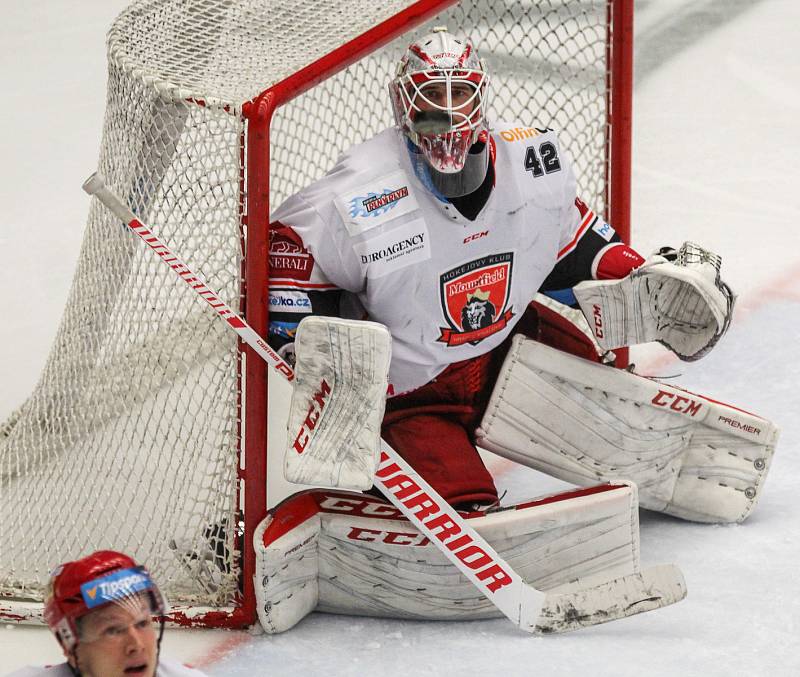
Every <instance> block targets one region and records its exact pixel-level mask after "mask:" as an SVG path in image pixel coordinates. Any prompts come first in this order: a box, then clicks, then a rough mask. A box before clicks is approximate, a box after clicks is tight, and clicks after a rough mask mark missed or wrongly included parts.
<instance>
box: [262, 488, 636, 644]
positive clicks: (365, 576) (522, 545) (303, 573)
mask: <svg viewBox="0 0 800 677" xmlns="http://www.w3.org/2000/svg"><path fill="white" fill-rule="evenodd" d="M468 519H469V522H470V524H471V525H472V526H473V527H474V528H475V529H476V530H477V531H478V532H479V533H480V534H481V535H482V536H483V537H484V538H486V539H487V541H489V543H491V545H492V546H493V547H494V548H496V549H497V551H498V553H500V555H501V556H502V557H503V558H504V559H506V561H507V562H508V563H509V565H511V566H512V567H513V568H514V570H515V571H517V572H518V573H519V574H520V576H522V577H523V579H524V580H525V581H526V582H528V583H531V584H532V585H534V586H536V588H538V589H540V590H546V591H548V599H549V593H550V592H553V593H561V592H574V591H575V590H577V589H580V588H584V587H587V586H588V587H591V586H598V585H603V584H606V583H608V582H609V581H612V580H615V579H618V578H619V577H624V576H632V575H637V574H639V573H641V571H640V567H639V517H638V503H637V500H636V487H635V486H632V485H629V484H620V485H603V486H598V487H592V488H589V489H580V490H577V491H570V492H564V493H561V494H556V495H553V496H548V497H545V498H541V499H537V500H535V501H530V502H528V503H523V504H520V505H516V506H512V507H509V508H505V509H500V510H496V511H493V512H475V513H472V514H471V515H470V517H469V518H468ZM254 546H255V550H256V581H255V582H256V586H255V587H256V594H257V600H258V614H259V620H260V621H261V625H262V626H263V627H264V630H265V631H266V632H268V633H276V632H282V631H284V630H287V629H289V628H291V627H292V626H293V625H295V624H296V623H297V622H299V621H300V620H301V619H302V618H303V617H304V616H305V615H306V614H308V613H309V612H310V611H313V610H317V611H325V612H331V613H340V614H349V615H362V616H378V617H384V618H408V619H421V620H472V619H482V618H497V617H499V616H500V612H499V611H498V609H497V607H495V606H494V604H492V602H490V601H489V600H488V599H486V597H484V596H483V594H482V593H481V592H480V591H479V590H478V589H477V588H476V587H475V586H474V585H473V584H472V583H470V582H469V581H468V580H467V579H466V578H465V577H464V576H463V575H462V574H460V573H459V571H458V570H457V569H456V568H454V567H453V566H452V565H451V564H450V563H449V562H448V560H447V559H446V558H445V556H444V555H443V554H442V553H441V551H440V550H439V548H438V547H436V545H434V544H433V543H431V541H429V540H428V538H426V537H425V536H424V535H423V534H421V533H420V532H419V531H417V530H416V529H415V528H414V526H413V525H411V524H410V523H409V522H408V520H406V519H405V517H403V515H402V514H401V513H400V511H399V510H398V509H397V508H395V507H394V506H392V505H390V504H389V503H387V502H386V501H385V500H383V499H380V498H377V497H374V496H369V495H364V494H356V493H351V492H342V491H331V490H312V491H308V492H304V493H301V494H296V495H294V496H292V497H290V498H288V499H287V500H286V501H284V502H283V503H281V504H280V505H279V506H277V507H275V508H273V510H272V511H271V512H270V516H269V517H267V519H266V520H265V521H264V522H263V523H262V525H261V526H260V527H259V529H258V530H257V532H256V534H255V537H254ZM560 599H561V598H560V597H559V596H558V595H557V594H556V597H555V598H553V599H552V600H550V602H549V603H548V604H550V606H548V607H547V608H548V609H550V612H549V613H548V619H547V620H546V621H543V628H542V629H541V631H542V632H547V631H556V627H555V625H559V624H561V626H560V627H559V628H558V629H559V630H566V629H572V628H573V627H576V626H574V625H573V626H570V627H565V626H563V622H564V620H565V619H561V620H560V621H559V620H558V613H557V609H552V608H550V607H552V606H553V605H554V604H555V605H558V604H559V600H560ZM579 611H580V612H581V613H578V614H577V616H580V617H584V616H586V615H587V614H592V613H594V612H595V611H596V609H594V608H593V607H591V604H590V603H589V602H588V601H587V603H586V605H585V606H584V605H581V609H580V610H579ZM584 612H585V613H584ZM577 616H576V617H577ZM595 622H596V621H595Z"/></svg>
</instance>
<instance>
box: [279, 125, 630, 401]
mask: <svg viewBox="0 0 800 677" xmlns="http://www.w3.org/2000/svg"><path fill="white" fill-rule="evenodd" d="M405 143H406V142H405V141H404V139H403V137H402V136H401V135H400V134H399V133H398V132H397V131H396V130H395V129H393V128H392V129H387V130H385V131H384V132H382V133H381V134H379V135H377V136H376V137H374V138H372V139H370V140H369V141H366V142H365V143H362V144H360V145H358V146H355V147H353V148H352V149H351V150H350V151H348V152H347V153H346V154H345V155H344V156H343V157H342V158H341V159H340V160H339V162H338V164H337V165H336V166H335V168H334V169H333V170H332V171H331V172H330V173H329V174H328V175H327V176H325V177H324V178H322V179H321V180H319V181H317V182H316V183H314V184H312V185H311V186H309V187H308V188H307V189H305V190H303V191H301V192H300V193H298V194H297V195H295V196H293V197H291V198H289V199H288V200H287V201H286V202H284V203H283V204H282V205H281V206H280V207H279V208H278V209H277V210H276V211H275V212H274V213H273V215H272V219H273V227H272V231H271V238H270V270H271V278H270V311H271V313H276V311H277V313H278V314H276V315H275V316H276V317H283V318H288V320H289V321H281V320H277V321H273V322H271V328H270V332H271V334H272V335H273V336H275V335H276V334H277V335H282V336H283V338H285V339H288V340H291V338H292V336H293V331H294V329H295V327H296V322H294V321H292V320H293V319H294V318H296V320H297V322H299V319H300V318H301V317H302V316H303V314H308V313H309V312H310V311H311V306H312V303H311V301H310V300H309V294H314V293H317V292H320V291H324V290H344V291H346V292H349V293H350V294H349V296H350V297H351V298H352V297H355V298H356V299H357V301H358V303H357V304H355V305H356V306H360V308H359V312H361V311H362V309H363V311H365V313H366V315H367V316H368V318H369V319H370V320H373V321H375V322H379V323H381V324H384V325H386V326H387V327H388V328H389V331H390V332H391V335H392V339H393V355H392V363H391V369H390V374H389V377H390V384H391V385H390V393H391V394H399V393H402V392H405V391H409V390H412V389H414V388H417V387H419V386H421V385H423V384H425V383H427V382H429V381H430V380H431V379H433V378H434V377H436V375H437V374H438V373H440V372H441V371H442V370H443V369H444V368H445V367H446V366H447V365H449V364H451V363H453V362H457V361H460V360H465V359H470V358H473V357H477V356H478V355H481V354H483V353H486V352H488V351H489V350H491V349H493V348H495V347H497V346H498V345H499V344H500V343H501V342H502V341H503V340H504V339H506V338H507V337H508V336H509V333H510V331H511V329H512V327H513V326H514V325H515V324H516V323H517V321H518V320H519V319H520V317H521V316H522V314H523V312H524V311H525V309H526V307H527V306H528V304H529V303H530V301H531V300H532V299H533V298H534V296H535V295H536V293H537V291H538V290H539V288H540V287H541V285H542V283H543V282H544V280H545V279H546V278H547V276H548V274H550V272H551V270H552V269H553V266H554V265H555V264H556V262H557V261H558V260H559V259H561V258H563V257H565V256H567V255H568V254H569V253H570V251H572V249H574V248H575V246H576V244H577V243H578V241H579V240H580V239H581V237H582V236H583V235H584V233H585V232H587V231H588V230H590V229H594V231H595V232H596V233H599V234H600V236H601V237H602V238H603V239H604V242H603V244H606V243H608V242H611V239H612V236H613V234H614V231H613V230H612V229H611V227H610V226H609V225H607V224H605V223H603V222H602V220H601V219H598V218H597V217H596V216H595V215H594V214H593V213H592V212H591V211H589V210H586V209H583V210H581V209H579V208H578V207H577V206H576V195H575V193H576V185H575V177H574V174H573V171H572V168H571V166H570V161H569V159H568V157H567V156H566V154H565V152H564V150H563V149H562V148H561V146H560V145H559V142H558V139H557V137H556V135H555V133H554V132H552V131H550V130H539V129H534V128H526V127H523V126H521V125H519V124H517V123H501V124H498V125H497V126H496V128H495V130H494V131H493V132H492V134H491V137H490V140H489V143H490V149H491V152H492V156H493V162H494V177H495V179H494V180H495V185H494V188H493V190H492V192H491V195H490V197H489V199H488V201H487V203H486V204H485V206H484V207H483V208H482V210H481V211H480V212H479V213H478V215H477V217H476V218H475V219H474V220H470V219H468V218H466V217H464V216H462V214H461V213H460V212H459V211H458V209H456V207H454V206H453V204H451V202H449V201H447V200H445V199H444V198H443V197H439V196H438V195H437V193H436V191H435V189H434V188H433V187H432V186H426V185H424V184H423V182H422V181H421V179H420V178H419V176H420V175H418V174H417V173H415V171H414V168H413V165H412V160H411V157H410V155H409V152H408V151H407V149H406V146H405ZM314 312H315V313H317V312H318V310H317V308H316V307H315V308H314ZM322 314H337V313H336V312H325V311H323V312H322ZM359 317H363V314H362V315H360V316H359Z"/></svg>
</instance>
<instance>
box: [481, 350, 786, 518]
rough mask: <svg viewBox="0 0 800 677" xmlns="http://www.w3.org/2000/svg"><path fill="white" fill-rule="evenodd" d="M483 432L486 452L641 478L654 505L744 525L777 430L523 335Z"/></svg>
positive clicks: (589, 478) (567, 473) (565, 473)
mask: <svg viewBox="0 0 800 677" xmlns="http://www.w3.org/2000/svg"><path fill="white" fill-rule="evenodd" d="M476 435H477V440H478V444H479V445H480V446H482V447H484V448H485V449H488V450H490V451H493V452H495V453H497V454H499V455H501V456H505V457H507V458H510V459H512V460H514V461H517V462H519V463H521V464H523V465H527V466H530V467H533V468H536V469H538V470H541V471H543V472H545V473H548V474H550V475H553V476H555V477H559V478H561V479H564V480H566V481H568V482H574V483H576V484H581V485H587V484H596V483H597V482H598V481H617V480H620V479H627V480H630V481H632V482H635V483H636V484H637V485H638V487H639V502H640V505H641V506H642V507H645V508H649V509H651V510H658V511H660V512H665V513H667V514H670V515H675V516H677V517H682V518H684V519H689V520H694V521H698V522H741V521H742V520H744V519H745V518H746V517H747V516H748V515H749V514H750V512H751V511H752V510H753V508H754V506H755V504H756V501H757V500H758V497H759V494H760V490H761V487H762V485H763V482H764V479H765V477H766V474H767V471H768V469H769V465H770V461H771V459H772V455H773V452H774V449H775V443H776V441H777V438H778V429H777V428H776V427H775V426H774V425H773V424H772V423H770V422H769V421H767V420H765V419H763V418H760V417H758V416H755V415H753V414H748V413H746V412H743V411H741V410H739V409H736V408H734V407H731V406H728V405H726V404H721V403H719V402H716V401H714V400H710V399H708V398H706V397H703V396H700V395H695V394H693V393H688V392H686V391H684V390H681V389H679V388H675V387H673V386H669V385H665V384H662V383H659V382H657V381H654V380H652V379H648V378H644V377H641V376H637V375H635V374H631V373H629V372H626V371H622V370H618V369H613V368H611V367H606V366H603V365H599V364H595V363H592V362H588V361H586V360H582V359H580V358H577V357H574V356H572V355H569V354H567V353H564V352H561V351H558V350H555V349H553V348H550V347H548V346H545V345H543V344H540V343H537V342H535V341H531V340H530V339H526V338H524V337H521V336H518V337H516V338H515V339H514V343H513V347H512V349H511V351H510V352H509V355H508V357H507V358H506V361H505V363H504V365H503V368H502V370H501V373H500V376H499V377H498V380H497V384H496V386H495V389H494V392H493V394H492V398H491V400H490V402H489V405H488V407H487V409H486V413H485V415H484V418H483V420H482V422H481V426H480V428H479V429H478V430H477V432H476Z"/></svg>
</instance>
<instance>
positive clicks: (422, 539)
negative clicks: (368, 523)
mask: <svg viewBox="0 0 800 677" xmlns="http://www.w3.org/2000/svg"><path fill="white" fill-rule="evenodd" d="M347 538H349V539H351V540H353V541H369V542H371V543H388V544H389V545H428V543H430V540H428V538H427V536H423V535H422V534H420V533H416V534H412V533H408V532H403V531H378V530H377V529H362V528H361V527H350V533H349V534H347Z"/></svg>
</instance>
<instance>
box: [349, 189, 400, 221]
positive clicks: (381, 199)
mask: <svg viewBox="0 0 800 677" xmlns="http://www.w3.org/2000/svg"><path fill="white" fill-rule="evenodd" d="M404 197H408V186H401V187H400V188H396V189H391V188H384V190H383V192H382V193H368V194H367V195H360V196H357V197H354V198H353V199H352V200H350V216H351V217H353V218H356V217H358V216H380V215H381V214H385V213H386V212H388V211H389V210H390V209H393V208H394V207H396V206H397V203H398V202H400V200H402V199H403V198H404Z"/></svg>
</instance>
